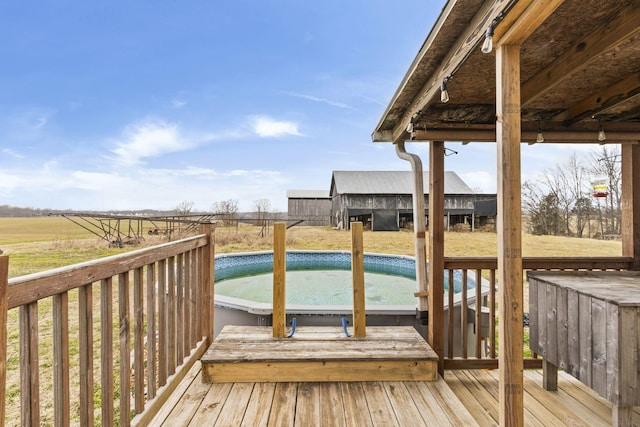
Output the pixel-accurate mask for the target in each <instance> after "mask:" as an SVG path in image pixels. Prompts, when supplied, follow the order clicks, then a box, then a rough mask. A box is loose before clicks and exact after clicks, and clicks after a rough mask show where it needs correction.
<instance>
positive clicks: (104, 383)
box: [100, 277, 114, 426]
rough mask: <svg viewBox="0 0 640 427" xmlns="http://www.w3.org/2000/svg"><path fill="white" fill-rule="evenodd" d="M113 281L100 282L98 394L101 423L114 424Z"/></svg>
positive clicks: (109, 279) (104, 280)
mask: <svg viewBox="0 0 640 427" xmlns="http://www.w3.org/2000/svg"><path fill="white" fill-rule="evenodd" d="M112 305H113V280H112V279H111V278H110V277H109V278H108V279H103V280H101V281H100V341H101V342H100V379H101V384H100V386H101V387H100V388H101V390H100V393H101V405H100V406H101V408H100V410H101V412H100V413H101V422H102V424H103V425H108V426H110V425H113V424H114V417H113V416H114V411H113V396H114V393H113V384H114V381H113V309H112Z"/></svg>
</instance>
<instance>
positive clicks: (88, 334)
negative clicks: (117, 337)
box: [78, 284, 113, 427]
mask: <svg viewBox="0 0 640 427" xmlns="http://www.w3.org/2000/svg"><path fill="white" fill-rule="evenodd" d="M92 286H93V285H92V284H88V285H85V286H81V287H80V288H78V329H79V338H78V358H79V359H80V360H79V362H78V363H79V365H80V372H79V379H80V384H79V393H80V425H83V426H89V427H91V426H93V287H92ZM100 292H102V286H100ZM101 306H102V303H101ZM101 318H102V322H105V318H104V317H103V316H102V315H101ZM102 329H109V331H111V330H112V328H111V327H110V326H108V327H107V326H106V325H105V324H104V323H102ZM111 342H112V341H109V343H111ZM102 346H104V347H106V346H108V344H107V343H106V342H105V341H104V340H103V341H102ZM105 351H106V350H105ZM101 352H102V350H101ZM110 352H111V350H110ZM104 363H108V360H105V359H104V358H103V359H102V364H104ZM105 388H107V389H111V390H113V388H111V387H105ZM111 401H112V402H113V398H111ZM112 405H113V404H112ZM103 406H107V405H106V403H103ZM112 413H113V412H112ZM102 420H103V421H104V417H103V418H102Z"/></svg>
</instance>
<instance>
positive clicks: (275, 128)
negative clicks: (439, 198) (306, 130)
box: [251, 116, 303, 138]
mask: <svg viewBox="0 0 640 427" xmlns="http://www.w3.org/2000/svg"><path fill="white" fill-rule="evenodd" d="M251 128H252V130H253V132H254V133H255V134H256V135H258V136H259V137H261V138H270V137H277V136H286V135H293V136H303V134H302V133H300V131H298V124H297V123H294V122H285V121H278V120H274V119H272V118H270V117H267V116H257V117H254V118H253V121H252V124H251Z"/></svg>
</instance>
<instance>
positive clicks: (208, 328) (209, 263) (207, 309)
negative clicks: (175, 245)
mask: <svg viewBox="0 0 640 427" xmlns="http://www.w3.org/2000/svg"><path fill="white" fill-rule="evenodd" d="M200 231H201V233H203V234H206V235H207V241H208V243H207V246H205V247H204V250H203V252H202V253H203V255H202V271H201V274H200V277H201V278H202V284H201V285H200V286H201V288H200V289H202V333H203V334H204V336H205V337H206V338H207V345H210V344H211V343H212V342H213V331H214V329H213V328H214V325H213V310H214V309H213V306H214V300H213V298H214V297H213V293H214V286H215V283H214V279H215V277H214V273H213V272H214V268H215V265H214V262H215V256H216V237H215V227H214V225H213V224H212V223H205V224H200Z"/></svg>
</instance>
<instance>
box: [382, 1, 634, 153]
mask: <svg viewBox="0 0 640 427" xmlns="http://www.w3.org/2000/svg"><path fill="white" fill-rule="evenodd" d="M492 22H496V25H495V32H494V38H493V40H494V46H500V45H501V44H504V45H509V44H517V45H520V46H521V48H520V51H521V55H520V58H521V85H520V100H521V104H520V111H521V117H522V142H528V143H535V141H536V135H537V132H538V129H541V130H542V131H543V132H544V140H545V142H579V143H603V142H602V141H598V140H597V134H598V129H599V127H600V126H603V127H604V129H605V130H606V136H607V138H606V141H605V142H606V143H629V142H631V143H637V142H638V141H639V140H640V25H638V22H640V3H639V2H637V1H636V0H605V1H603V0H564V1H563V0H551V1H534V0H516V1H508V0H489V1H479V0H450V1H448V2H447V3H446V5H445V7H444V8H443V10H442V12H441V14H440V16H439V18H438V19H437V21H436V23H435V24H434V26H433V28H432V30H431V32H430V33H429V35H428V36H427V39H426V40H425V42H424V44H423V45H422V47H421V49H420V51H419V52H418V55H417V56H416V58H415V59H414V61H413V62H412V64H411V66H410V67H409V70H408V71H407V73H406V75H405V76H404V78H403V79H402V82H401V83H400V86H399V87H398V89H397V90H396V92H395V94H394V96H393V98H392V99H391V102H390V103H389V105H388V106H387V108H386V110H385V112H384V114H383V116H382V118H381V119H380V121H379V123H378V125H377V126H376V128H375V130H374V132H373V135H372V139H373V141H374V142H397V141H401V140H403V141H408V140H417V141H419V140H427V141H431V140H443V141H462V142H470V141H495V139H496V138H495V124H496V122H495V121H496V107H495V105H496V71H495V69H496V65H495V62H496V61H495V59H496V58H495V49H494V50H493V51H492V52H491V53H489V54H485V53H482V52H481V50H480V46H481V44H482V42H483V41H484V38H485V32H486V29H487V28H488V27H489V25H490V24H491V23H492ZM443 81H446V85H447V91H448V93H449V95H450V100H449V102H447V103H443V102H441V101H440V91H441V85H442V82H443ZM412 121H413V129H414V132H413V133H412V134H410V133H409V132H407V126H408V125H409V123H410V122H412Z"/></svg>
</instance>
